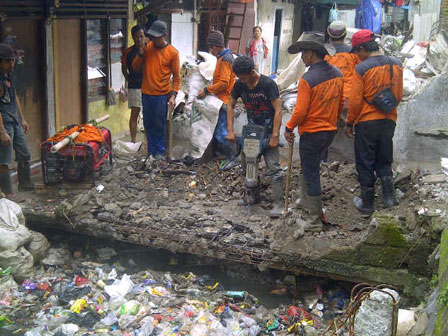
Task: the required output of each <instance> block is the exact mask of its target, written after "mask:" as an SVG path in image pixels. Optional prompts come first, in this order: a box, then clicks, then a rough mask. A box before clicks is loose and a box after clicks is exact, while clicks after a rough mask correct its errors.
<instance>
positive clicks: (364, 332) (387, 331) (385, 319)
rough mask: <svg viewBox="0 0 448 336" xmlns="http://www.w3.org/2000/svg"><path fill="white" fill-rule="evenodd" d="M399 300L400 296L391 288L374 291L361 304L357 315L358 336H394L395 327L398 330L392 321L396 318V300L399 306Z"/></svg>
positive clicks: (356, 331)
mask: <svg viewBox="0 0 448 336" xmlns="http://www.w3.org/2000/svg"><path fill="white" fill-rule="evenodd" d="M384 292H387V293H384ZM399 299H400V296H399V294H398V293H397V292H396V291H394V290H392V289H389V288H384V289H382V290H381V291H379V290H375V291H373V292H372V293H371V294H370V295H369V297H368V298H367V299H366V300H364V301H363V302H362V303H361V306H360V307H359V309H358V312H357V314H356V317H355V333H356V336H384V335H394V334H395V332H396V330H393V326H395V328H396V325H395V321H393V319H392V317H393V316H394V314H393V310H394V300H395V302H396V304H398V302H399ZM396 313H397V312H395V314H396Z"/></svg>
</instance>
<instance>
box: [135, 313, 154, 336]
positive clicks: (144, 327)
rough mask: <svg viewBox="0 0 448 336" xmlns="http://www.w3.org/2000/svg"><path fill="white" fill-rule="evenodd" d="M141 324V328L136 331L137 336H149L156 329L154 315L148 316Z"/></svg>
mask: <svg viewBox="0 0 448 336" xmlns="http://www.w3.org/2000/svg"><path fill="white" fill-rule="evenodd" d="M140 325H141V328H140V329H138V330H136V331H135V336H149V335H151V333H152V331H153V330H154V319H153V318H152V316H146V317H145V318H144V319H143V320H142V321H141V322H140Z"/></svg>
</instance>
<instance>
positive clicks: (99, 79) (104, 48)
mask: <svg viewBox="0 0 448 336" xmlns="http://www.w3.org/2000/svg"><path fill="white" fill-rule="evenodd" d="M86 23H87V32H86V33H87V36H86V38H87V78H88V100H89V101H92V100H98V99H104V98H105V97H106V93H107V91H108V88H112V89H113V90H114V91H116V92H118V91H119V90H120V88H121V87H122V86H124V85H125V79H124V77H123V75H122V73H121V55H122V53H123V51H124V49H125V47H126V20H125V19H110V20H106V19H95V20H86Z"/></svg>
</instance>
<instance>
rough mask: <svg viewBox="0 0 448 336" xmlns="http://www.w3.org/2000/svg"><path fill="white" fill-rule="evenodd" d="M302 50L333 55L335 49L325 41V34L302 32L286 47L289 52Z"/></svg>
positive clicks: (295, 52)
mask: <svg viewBox="0 0 448 336" xmlns="http://www.w3.org/2000/svg"><path fill="white" fill-rule="evenodd" d="M303 50H314V51H317V52H319V53H321V54H324V55H330V56H333V55H334V54H335V53H336V49H335V48H334V47H333V46H332V45H331V44H329V43H325V35H324V34H323V33H321V32H315V31H310V32H303V33H302V35H300V37H299V39H298V40H297V41H296V42H294V43H293V44H291V45H290V46H289V48H288V52H289V53H290V54H297V53H299V52H301V51H303Z"/></svg>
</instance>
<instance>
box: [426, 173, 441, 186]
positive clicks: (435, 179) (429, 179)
mask: <svg viewBox="0 0 448 336" xmlns="http://www.w3.org/2000/svg"><path fill="white" fill-rule="evenodd" d="M422 179H423V183H427V184H437V183H446V182H447V178H446V175H445V174H433V175H426V176H423V178H422Z"/></svg>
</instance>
